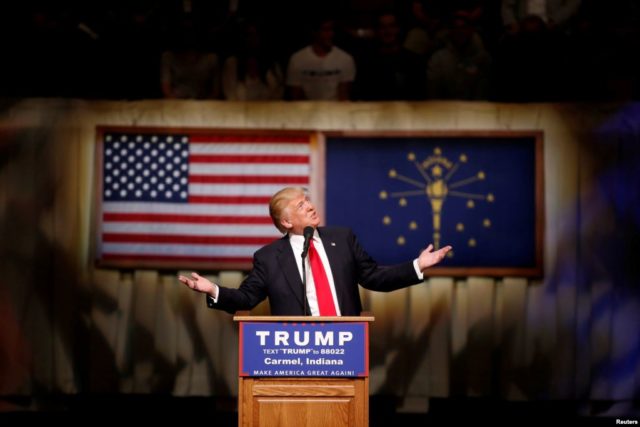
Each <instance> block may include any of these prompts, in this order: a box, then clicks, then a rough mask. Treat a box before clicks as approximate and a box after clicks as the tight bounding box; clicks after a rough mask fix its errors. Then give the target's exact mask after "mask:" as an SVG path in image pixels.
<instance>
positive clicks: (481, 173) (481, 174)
mask: <svg viewBox="0 0 640 427" xmlns="http://www.w3.org/2000/svg"><path fill="white" fill-rule="evenodd" d="M485 178H486V175H485V174H484V172H483V171H480V172H478V179H479V180H480V181H482V180H483V179H485Z"/></svg>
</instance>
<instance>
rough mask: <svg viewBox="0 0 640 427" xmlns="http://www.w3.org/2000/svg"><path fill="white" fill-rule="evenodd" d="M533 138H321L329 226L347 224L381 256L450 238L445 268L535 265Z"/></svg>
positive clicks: (403, 257) (387, 259)
mask: <svg viewBox="0 0 640 427" xmlns="http://www.w3.org/2000/svg"><path fill="white" fill-rule="evenodd" d="M535 142H536V140H535V138H534V137H499V138H498V137H486V138H485V137H481V138H479V137H470V136H462V137H451V136H444V137H415V138H413V137H373V138H370V137H342V136H340V137H328V138H327V145H326V165H327V166H326V210H327V212H326V214H327V215H326V216H327V224H329V225H344V226H348V227H351V228H352V229H353V230H354V232H355V233H356V235H357V236H358V239H359V241H360V243H361V244H362V246H363V247H364V248H365V250H366V251H367V252H368V253H369V254H370V255H371V256H372V257H373V258H374V259H375V260H376V261H378V263H380V264H391V263H399V262H403V261H409V260H411V259H413V258H415V257H416V256H417V255H418V254H419V253H420V251H421V250H422V249H423V248H425V247H427V246H428V244H430V243H432V244H434V246H435V247H436V248H439V247H443V246H446V245H452V246H453V251H452V252H451V253H450V254H449V255H450V256H449V257H448V258H447V259H446V260H445V261H444V262H443V264H442V266H443V267H464V268H484V267H489V268H515V269H518V268H525V269H526V268H531V267H535V265H536V262H537V261H538V260H537V259H536V206H535V204H536V199H535V194H536V193H535V192H536V178H535V177H536V174H535ZM538 224H540V223H538Z"/></svg>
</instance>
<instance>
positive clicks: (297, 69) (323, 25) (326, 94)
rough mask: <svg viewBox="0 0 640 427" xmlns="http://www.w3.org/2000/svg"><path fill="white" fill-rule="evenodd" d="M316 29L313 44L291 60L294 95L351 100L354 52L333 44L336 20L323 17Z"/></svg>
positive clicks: (297, 97) (289, 80)
mask: <svg viewBox="0 0 640 427" xmlns="http://www.w3.org/2000/svg"><path fill="white" fill-rule="evenodd" d="M312 32H313V34H312V42H311V44H310V45H308V46H307V47H305V48H303V49H301V50H299V51H297V52H295V53H294V54H293V55H291V58H290V59H289V66H288V67H287V86H288V87H289V90H290V98H291V99H292V100H301V99H310V100H340V101H345V100H349V99H350V98H351V85H352V83H353V81H354V79H355V76H356V66H355V63H354V60H353V57H352V56H351V55H350V54H348V53H347V52H345V51H344V50H342V49H340V48H339V47H337V46H334V44H333V39H334V21H333V20H332V19H327V18H319V19H317V20H316V21H315V22H314V23H313V25H312Z"/></svg>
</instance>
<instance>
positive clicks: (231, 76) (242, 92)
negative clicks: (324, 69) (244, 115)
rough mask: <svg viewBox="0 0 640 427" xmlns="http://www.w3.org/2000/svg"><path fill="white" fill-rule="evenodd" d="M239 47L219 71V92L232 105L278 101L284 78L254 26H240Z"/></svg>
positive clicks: (258, 30) (247, 24)
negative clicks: (243, 102) (232, 103)
mask: <svg viewBox="0 0 640 427" xmlns="http://www.w3.org/2000/svg"><path fill="white" fill-rule="evenodd" d="M240 40H241V42H240V46H239V48H238V50H237V51H236V52H235V54H233V55H232V56H229V57H228V58H227V59H226V60H225V62H224V66H223V68H222V92H223V94H224V98H225V99H228V100H232V101H255V100H270V99H282V97H283V93H284V74H283V72H282V68H281V67H280V65H279V64H278V63H277V62H276V61H275V60H273V59H272V56H270V55H269V53H270V52H268V51H267V50H266V49H265V48H264V46H263V41H262V33H261V31H260V29H259V27H258V25H257V24H255V23H251V22H246V23H244V24H243V25H241V35H240Z"/></svg>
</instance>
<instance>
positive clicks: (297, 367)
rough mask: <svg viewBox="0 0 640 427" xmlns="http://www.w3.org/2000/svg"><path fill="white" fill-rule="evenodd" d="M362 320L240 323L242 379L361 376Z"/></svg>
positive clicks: (364, 355)
mask: <svg viewBox="0 0 640 427" xmlns="http://www.w3.org/2000/svg"><path fill="white" fill-rule="evenodd" d="M368 334H369V324H368V323H367V322H348V323H343V322H317V323H315V322H314V323H287V322H244V323H241V324H240V360H239V362H240V376H242V377H366V376H368V374H369V351H368V345H369V336H368Z"/></svg>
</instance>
